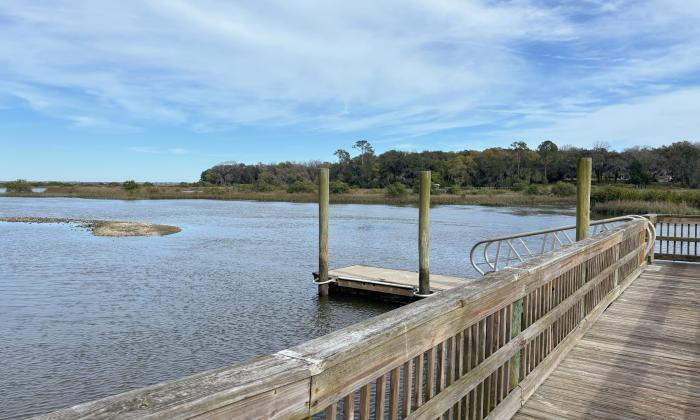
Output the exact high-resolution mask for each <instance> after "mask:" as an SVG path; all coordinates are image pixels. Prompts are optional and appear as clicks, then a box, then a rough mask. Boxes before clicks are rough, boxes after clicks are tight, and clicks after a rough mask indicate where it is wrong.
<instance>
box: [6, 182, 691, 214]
mask: <svg viewBox="0 0 700 420" xmlns="http://www.w3.org/2000/svg"><path fill="white" fill-rule="evenodd" d="M1 197H24V198H81V199H95V200H126V201H131V200H220V201H258V202H283V203H316V202H317V200H318V199H317V195H316V193H315V192H293V193H291V192H287V191H284V190H276V191H266V192H261V191H252V190H250V189H247V188H245V189H242V188H241V187H240V186H239V187H211V186H157V187H141V188H139V189H137V190H135V191H126V190H125V189H123V188H121V187H118V186H70V187H48V188H47V190H46V191H45V192H41V193H4V194H0V198H1ZM676 201H677V200H676ZM330 203H331V204H369V205H388V206H416V205H418V194H416V193H413V192H410V191H408V192H406V194H403V195H400V196H390V195H388V194H387V193H386V191H385V190H383V189H356V190H352V191H351V192H345V193H331V194H330ZM690 204H692V203H691V202H689V203H686V202H675V201H671V200H668V199H666V200H664V199H662V198H656V199H651V198H648V199H632V198H630V199H617V200H615V199H613V200H607V201H598V202H596V201H593V202H592V205H591V213H592V214H593V215H595V216H599V217H603V216H608V217H613V216H618V215H624V214H647V213H656V214H700V208H697V207H695V206H694V205H690ZM431 205H433V206H435V205H437V206H440V205H478V206H489V207H532V208H544V209H546V208H552V207H566V208H573V207H575V206H576V197H575V196H555V195H553V194H527V193H525V192H517V191H511V190H502V189H472V190H465V191H462V192H461V193H460V194H449V193H438V194H433V195H432V197H431Z"/></svg>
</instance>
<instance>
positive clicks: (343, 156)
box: [333, 149, 350, 165]
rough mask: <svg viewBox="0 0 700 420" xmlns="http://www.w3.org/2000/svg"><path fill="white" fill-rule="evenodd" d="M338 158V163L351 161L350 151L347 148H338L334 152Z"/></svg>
mask: <svg viewBox="0 0 700 420" xmlns="http://www.w3.org/2000/svg"><path fill="white" fill-rule="evenodd" d="M333 154H334V155H335V156H336V157H337V158H338V163H340V164H341V165H345V164H347V163H348V162H350V153H349V152H348V151H347V150H345V149H338V150H336V151H335V153H333Z"/></svg>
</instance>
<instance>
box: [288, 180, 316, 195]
mask: <svg viewBox="0 0 700 420" xmlns="http://www.w3.org/2000/svg"><path fill="white" fill-rule="evenodd" d="M314 191H316V185H315V184H314V183H313V182H311V181H294V182H293V183H292V184H289V185H288V186H287V192H288V193H312V192H314Z"/></svg>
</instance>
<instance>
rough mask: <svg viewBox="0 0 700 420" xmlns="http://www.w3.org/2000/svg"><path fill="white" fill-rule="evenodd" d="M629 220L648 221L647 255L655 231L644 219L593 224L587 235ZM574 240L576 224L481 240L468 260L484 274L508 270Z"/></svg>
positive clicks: (630, 217) (614, 218)
mask: <svg viewBox="0 0 700 420" xmlns="http://www.w3.org/2000/svg"><path fill="white" fill-rule="evenodd" d="M631 220H644V221H646V222H647V226H646V230H647V234H648V235H649V237H650V238H652V240H651V241H648V243H649V244H650V245H649V247H648V248H649V249H647V250H646V252H647V254H648V253H649V252H650V251H651V250H652V247H653V245H654V240H653V238H655V237H656V229H655V227H654V224H653V223H652V222H650V221H649V220H648V219H647V218H645V217H643V216H638V215H629V216H620V217H613V218H610V219H603V220H596V221H592V222H591V224H590V227H589V236H594V235H596V234H598V233H602V232H605V231H608V230H610V229H613V228H614V227H616V226H619V225H620V224H622V223H625V222H628V221H631ZM575 238H576V225H571V226H562V227H556V228H551V229H542V230H536V231H532V232H524V233H517V234H514V235H509V236H502V237H500V238H491V239H484V240H482V241H479V242H477V243H476V244H474V246H473V247H472V249H471V251H470V253H469V260H470V262H471V264H472V267H474V269H476V271H478V272H479V273H480V274H482V275H484V274H486V273H488V272H493V271H499V270H501V269H503V268H506V267H511V266H513V264H521V263H524V262H526V261H527V260H529V259H531V258H534V257H537V256H539V255H542V254H544V253H545V252H550V251H556V250H558V249H561V248H563V247H564V246H566V245H571V244H573V243H574V242H575Z"/></svg>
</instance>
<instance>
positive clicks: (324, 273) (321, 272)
mask: <svg viewBox="0 0 700 420" xmlns="http://www.w3.org/2000/svg"><path fill="white" fill-rule="evenodd" d="M328 178H329V175H328V168H320V169H319V171H318V282H319V283H323V282H327V281H328V196H329V187H328ZM318 294H319V296H328V283H326V284H319V285H318Z"/></svg>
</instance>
